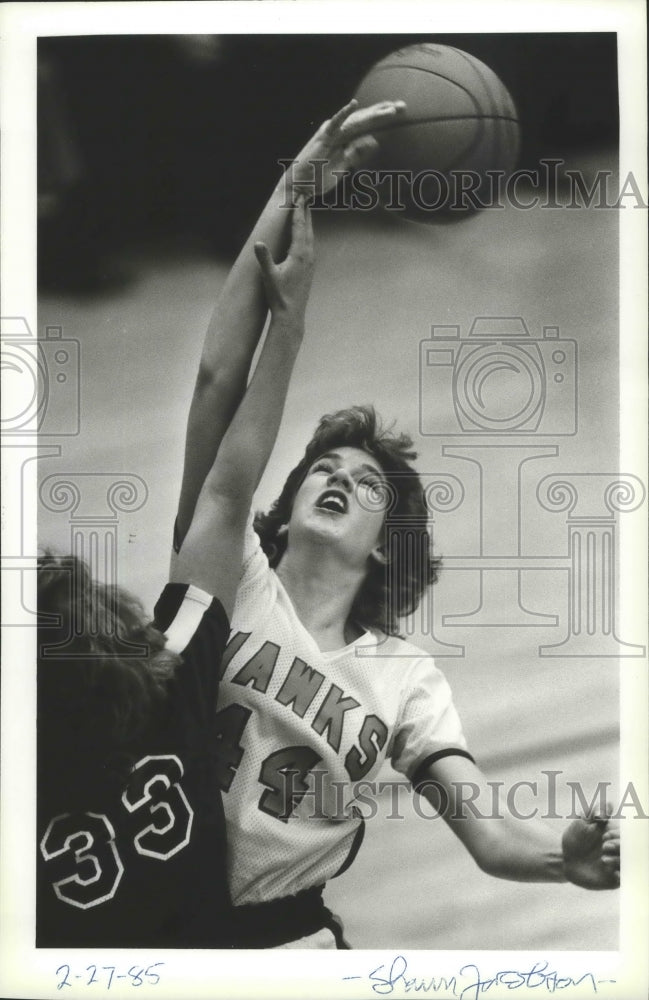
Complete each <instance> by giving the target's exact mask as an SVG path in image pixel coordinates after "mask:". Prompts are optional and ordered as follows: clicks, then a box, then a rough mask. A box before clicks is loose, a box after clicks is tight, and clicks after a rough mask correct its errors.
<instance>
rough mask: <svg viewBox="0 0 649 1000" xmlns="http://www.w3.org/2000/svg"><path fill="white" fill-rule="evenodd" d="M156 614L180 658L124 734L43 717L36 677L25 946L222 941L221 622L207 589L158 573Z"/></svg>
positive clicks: (225, 913)
mask: <svg viewBox="0 0 649 1000" xmlns="http://www.w3.org/2000/svg"><path fill="white" fill-rule="evenodd" d="M155 625H156V627H157V628H158V629H159V630H160V631H161V632H163V633H164V634H165V635H166V636H167V648H168V649H171V650H172V651H173V652H176V653H178V654H179V655H180V656H181V658H182V662H181V664H180V665H179V666H178V667H177V668H176V672H175V674H174V677H173V679H172V680H171V681H170V682H168V687H167V698H166V702H165V703H164V704H163V705H162V707H161V709H160V711H159V712H158V713H157V714H156V716H155V720H154V722H153V723H152V724H151V725H149V726H148V729H147V731H146V732H145V733H143V734H142V735H141V736H140V737H139V738H138V739H137V740H136V741H134V742H132V743H131V744H129V745H128V746H120V747H109V748H106V747H105V746H104V747H102V748H101V750H100V751H98V749H97V747H96V746H93V745H92V743H93V740H92V736H90V738H88V734H92V720H89V721H90V725H85V727H83V726H82V727H80V728H78V727H76V726H75V725H74V724H71V725H69V726H68V725H67V724H66V725H64V726H61V725H60V724H59V725H56V724H55V723H52V721H51V719H52V713H51V712H50V715H49V716H48V712H47V707H48V706H45V705H43V698H44V697H45V696H44V695H43V692H42V690H41V686H40V681H39V726H38V810H37V823H38V842H37V910H36V943H37V946H38V947H61V946H67V947H90V946H93V947H107V948H108V947H110V948H121V947H156V948H157V947H159V948H218V947H224V946H226V945H227V934H228V930H229V929H230V915H229V911H230V901H229V894H228V889H227V879H226V857H225V850H226V845H225V829H224V820H223V810H222V805H221V796H220V791H219V787H218V783H217V781H216V778H215V774H216V772H215V767H216V758H215V753H216V747H217V739H218V738H217V735H216V733H215V730H214V718H215V706H216V698H217V690H218V676H219V668H220V662H221V657H222V654H223V650H224V648H225V644H226V642H227V639H228V633H229V623H228V619H227V616H226V614H225V611H224V610H223V608H222V606H221V604H220V602H219V601H218V600H217V599H215V598H211V597H210V596H209V595H207V594H205V593H204V592H203V591H201V590H199V589H198V588H196V587H194V586H191V585H189V586H188V585H184V584H168V585H167V586H166V587H165V589H164V591H163V593H162V595H161V597H160V599H159V601H158V603H157V605H156V608H155ZM43 669H47V670H48V671H52V670H54V671H56V670H57V669H59V670H61V669H62V667H61V666H60V665H59V666H58V668H57V664H56V662H53V663H47V664H46V665H45V666H43V664H42V663H41V665H40V666H39V678H40V671H41V670H43ZM55 678H56V675H55V674H50V679H49V684H50V685H51V682H52V679H55ZM48 719H49V720H50V721H48ZM86 722H88V720H86ZM79 732H83V733H85V734H86V735H85V736H84V739H83V741H81V742H80V741H79Z"/></svg>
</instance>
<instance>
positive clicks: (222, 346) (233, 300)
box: [177, 101, 404, 541]
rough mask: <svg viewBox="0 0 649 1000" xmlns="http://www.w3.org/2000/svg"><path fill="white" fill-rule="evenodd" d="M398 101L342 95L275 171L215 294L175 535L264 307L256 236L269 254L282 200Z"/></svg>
mask: <svg viewBox="0 0 649 1000" xmlns="http://www.w3.org/2000/svg"><path fill="white" fill-rule="evenodd" d="M403 107H404V105H403V104H402V102H385V103H382V104H377V105H374V106H373V107H371V108H367V109H362V110H357V108H356V103H355V102H353V101H352V102H350V103H349V104H348V105H346V106H345V107H344V108H342V109H341V110H340V111H339V112H338V113H337V114H335V115H334V116H333V118H331V119H330V120H329V121H327V122H325V123H324V124H323V125H322V126H321V127H320V128H319V129H318V131H317V132H316V134H315V135H314V136H313V137H312V138H311V139H310V140H309V142H308V143H307V144H306V146H305V147H304V149H303V150H302V151H301V152H300V153H299V154H298V156H297V157H296V159H295V160H294V162H293V163H292V164H291V165H290V166H289V167H288V169H287V170H286V171H285V172H284V174H283V175H282V177H281V179H280V181H279V182H278V184H277V186H276V187H275V189H274V191H273V193H272V194H271V196H270V199H269V201H268V203H267V205H266V207H265V208H264V210H263V212H262V214H261V216H260V218H259V220H258V222H257V223H256V225H255V227H254V229H253V231H252V233H251V234H250V236H249V238H248V240H247V241H246V244H245V246H244V247H243V249H242V251H241V253H240V254H239V256H238V257H237V260H236V261H235V263H234V265H233V267H232V270H231V271H230V274H229V275H228V278H227V279H226V281H225V284H224V286H223V289H222V290H221V293H220V295H219V299H218V302H217V304H216V308H215V310H214V314H213V316H212V318H211V320H210V323H209V326H208V329H207V334H206V337H205V342H204V344H203V350H202V354H201V359H200V364H199V369H198V375H197V379H196V384H195V388H194V395H193V398H192V402H191V407H190V411H189V418H188V423H187V434H186V441H185V461H184V468H183V478H182V486H181V491H180V500H179V505H178V519H177V531H178V538H179V540H180V541H182V539H183V538H184V536H185V533H186V532H187V529H188V527H189V525H190V523H191V520H192V515H193V512H194V507H195V505H196V500H197V497H198V494H199V493H200V490H201V487H202V485H203V482H204V480H205V477H206V475H207V473H208V471H209V469H210V468H211V466H212V463H213V462H214V459H215V457H216V453H217V451H218V449H219V446H220V443H221V440H222V438H223V435H224V433H225V430H226V428H227V426H228V424H229V423H230V420H231V419H232V416H233V414H234V412H235V410H236V408H237V406H238V404H239V402H240V400H241V398H242V396H243V393H244V391H245V387H246V381H247V379H248V374H249V369H250V363H251V360H252V357H253V354H254V351H255V348H256V346H257V343H258V341H259V338H260V336H261V333H262V330H263V328H264V324H265V322H266V316H267V311H268V302H267V299H266V293H265V288H264V283H263V278H262V272H261V271H260V269H259V267H258V266H257V263H256V262H255V259H254V253H253V248H254V246H255V244H256V243H258V242H263V243H264V244H265V245H266V247H267V248H268V250H269V252H270V254H271V255H272V256H273V258H274V259H275V260H277V259H279V258H281V257H282V256H283V254H284V253H285V252H286V246H287V244H288V238H289V233H288V228H287V224H286V223H287V216H288V212H287V210H286V209H287V205H290V204H291V203H292V201H293V198H294V195H295V194H296V193H298V192H300V191H302V192H303V193H305V194H307V195H310V196H313V195H316V194H321V193H324V192H325V191H327V190H329V189H330V188H332V187H333V186H334V185H335V184H336V182H337V179H338V176H339V175H337V174H336V173H335V171H344V170H348V169H350V168H353V167H356V166H357V165H358V164H359V163H360V162H361V161H362V160H363V158H364V157H365V156H366V155H367V154H368V153H369V152H370V151H371V150H372V149H373V148H374V146H375V145H376V143H375V140H374V139H373V138H372V137H371V135H370V133H371V130H372V129H373V128H375V127H376V126H377V125H380V124H381V122H383V121H385V119H386V118H390V117H392V116H394V115H398V114H400V113H401V111H402V109H403Z"/></svg>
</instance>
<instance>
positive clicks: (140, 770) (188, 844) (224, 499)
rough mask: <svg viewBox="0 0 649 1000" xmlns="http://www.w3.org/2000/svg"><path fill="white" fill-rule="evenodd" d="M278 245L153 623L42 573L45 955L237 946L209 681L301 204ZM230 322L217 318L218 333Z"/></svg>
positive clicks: (282, 337) (271, 379)
mask: <svg viewBox="0 0 649 1000" xmlns="http://www.w3.org/2000/svg"><path fill="white" fill-rule="evenodd" d="M289 207H290V206H289ZM288 217H289V211H288V210H287V211H286V212H285V213H284V225H286V220H287V219H288ZM285 242H288V243H289V247H288V253H287V256H286V259H285V260H284V261H283V263H281V264H276V263H275V261H274V259H273V257H272V255H271V252H270V250H269V249H268V247H267V246H266V245H264V244H257V245H256V247H255V253H256V256H257V264H255V261H254V256H253V254H252V249H251V248H249V250H250V256H251V257H252V264H253V266H255V267H259V268H260V272H261V276H262V281H263V286H264V288H265V293H266V302H267V306H268V307H270V312H271V322H270V325H269V329H268V333H267V336H266V340H265V343H264V347H263V349H262V351H261V354H260V358H259V362H258V364H257V367H256V368H255V372H254V375H253V377H252V380H251V381H250V385H249V387H248V388H247V390H246V391H245V395H244V396H243V399H242V401H241V403H240V405H239V406H238V409H237V410H236V413H235V414H234V415H232V413H231V412H228V413H227V415H226V416H223V419H222V421H221V428H222V432H221V435H220V439H219V440H218V441H217V442H216V447H215V448H214V452H215V453H214V455H213V456H212V461H211V468H210V470H209V472H208V475H207V477H206V479H205V482H204V484H203V486H202V488H201V491H200V495H199V497H198V502H197V504H196V507H195V510H194V512H193V516H192V518H191V521H190V523H189V525H188V529H187V530H186V532H185V533H184V538H183V542H182V545H181V546H180V548H179V550H178V552H177V553H175V554H174V556H173V557H172V563H171V569H170V582H169V583H168V584H167V586H166V587H165V589H164V591H163V593H162V595H161V597H160V599H159V600H158V602H157V604H156V608H155V621H154V622H153V623H152V624H151V623H148V621H147V618H146V616H145V614H144V611H143V609H142V607H141V605H140V604H139V602H138V601H137V600H136V599H134V598H133V597H132V596H131V595H129V594H127V593H126V592H125V591H123V590H121V589H120V588H117V587H116V586H114V585H113V584H111V583H98V582H96V581H94V580H92V579H91V575H90V572H89V569H88V567H87V566H86V565H85V564H84V563H83V562H81V561H80V560H78V559H76V558H74V557H57V556H53V555H50V554H47V555H44V556H42V557H41V558H40V559H39V562H38V608H39V615H40V621H41V625H40V626H39V631H38V738H37V740H38V743H37V746H38V749H37V765H38V810H37V825H38V833H37V837H38V844H37V945H38V946H39V947H62V946H68V947H89V946H94V947H129V946H136V947H145V946H150V947H164V948H174V947H177V948H181V947H187V948H190V947H191V948H207V947H211V948H214V947H223V946H227V945H228V944H230V943H231V940H232V938H231V928H232V920H231V911H230V901H229V893H228V887H227V880H226V875H225V853H226V843H225V833H224V822H223V811H222V805H221V799H220V794H219V770H218V769H219V763H218V758H217V739H218V737H217V734H216V732H215V731H214V719H215V708H216V699H217V688H218V676H219V668H220V661H221V656H222V653H223V649H224V647H225V644H226V642H227V638H228V633H229V620H228V616H229V614H230V612H231V609H232V606H233V602H234V595H235V590H236V586H237V582H238V578H239V574H240V568H241V555H242V545H243V534H244V528H245V524H246V520H247V517H248V510H249V507H250V502H251V499H252V494H253V492H254V490H255V488H256V486H257V484H258V481H259V478H260V476H261V473H262V471H263V469H264V466H265V464H266V461H267V459H268V456H269V454H270V451H271V449H272V446H273V443H274V440H275V435H276V433H277V428H278V425H279V421H280V418H281V413H282V409H283V404H284V399H285V396H286V390H287V387H288V382H289V378H290V373H291V371H292V368H293V364H294V361H295V358H296V355H297V351H298V349H299V346H300V343H301V340H302V335H303V331H304V312H305V308H306V302H307V298H308V294H309V289H310V284H311V275H312V265H313V252H312V247H313V234H312V228H311V217H310V211H309V209H308V207H307V206H306V203H305V200H304V198H300V197H298V198H296V200H295V204H294V207H293V209H292V226H291V231H290V239H289V240H285ZM226 301H227V296H226ZM227 321H228V315H227V309H226V310H225V311H224V310H223V309H222V308H220V307H219V306H218V305H217V310H216V312H215V317H214V319H213V321H212V327H211V328H213V327H214V325H217V326H218V325H219V324H220V323H227ZM200 378H201V374H199V379H200ZM215 391H216V392H218V386H215ZM212 402H213V404H214V405H215V407H216V408H217V410H218V409H219V404H218V400H214V399H213V400H212ZM223 406H224V407H225V409H226V410H227V408H228V398H227V391H224V403H223ZM219 412H221V411H220V410H219Z"/></svg>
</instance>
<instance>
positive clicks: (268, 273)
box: [255, 194, 314, 328]
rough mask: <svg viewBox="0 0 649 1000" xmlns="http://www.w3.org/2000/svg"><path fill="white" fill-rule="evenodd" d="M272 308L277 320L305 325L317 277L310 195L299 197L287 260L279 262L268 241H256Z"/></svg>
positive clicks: (256, 248)
mask: <svg viewBox="0 0 649 1000" xmlns="http://www.w3.org/2000/svg"><path fill="white" fill-rule="evenodd" d="M255 256H256V257H257V262H258V264H259V267H260V269H261V278H262V282H263V285H264V290H265V292H266V299H267V302H268V307H269V309H270V311H271V313H272V315H273V318H274V319H280V318H283V319H284V320H286V321H287V322H288V323H289V324H290V325H292V326H294V327H298V328H301V327H302V326H303V325H304V314H305V312H306V306H307V302H308V299H309V292H310V290H311V282H312V280H313V265H314V256H313V224H312V220H311V211H310V209H309V206H308V205H307V202H306V198H305V196H304V195H303V194H299V195H298V196H297V197H296V199H295V205H294V207H293V217H292V221H291V243H290V246H289V249H288V253H287V255H286V259H285V260H284V261H282V263H280V264H278V263H276V262H275V261H274V260H273V256H272V254H271V252H270V250H269V249H268V247H267V246H266V244H265V243H261V242H259V243H255Z"/></svg>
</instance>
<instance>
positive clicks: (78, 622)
mask: <svg viewBox="0 0 649 1000" xmlns="http://www.w3.org/2000/svg"><path fill="white" fill-rule="evenodd" d="M37 593H38V614H39V620H38V658H37V659H38V727H39V738H40V737H41V735H42V736H43V740H44V741H45V740H46V741H47V745H48V747H50V748H51V749H52V752H53V753H56V752H58V750H59V749H60V748H63V749H65V748H68V749H69V750H70V751H72V750H73V749H74V751H75V752H76V753H77V755H78V757H79V760H83V759H84V758H85V759H86V763H87V766H88V768H89V769H90V768H91V766H92V762H94V761H96V760H97V759H98V758H102V759H103V758H105V755H106V754H107V753H110V752H112V753H114V754H115V755H116V757H115V759H116V760H117V759H118V758H119V756H120V748H128V747H129V746H132V745H133V744H134V742H135V741H137V740H138V739H139V738H140V737H141V736H142V735H143V734H144V733H145V732H146V731H147V730H148V728H149V726H151V725H152V723H153V721H154V719H158V718H160V713H162V712H164V711H166V695H167V685H168V682H169V681H170V680H171V678H172V677H173V676H174V674H175V671H176V667H177V665H178V664H179V663H180V659H179V657H177V656H176V655H175V654H174V653H171V652H168V651H167V650H165V648H164V647H165V642H166V640H165V637H164V636H163V635H162V633H161V632H159V631H158V629H156V628H154V627H153V625H151V624H149V622H148V618H147V616H146V614H145V612H144V609H143V607H142V605H141V603H140V601H139V600H138V599H137V598H136V597H134V596H133V595H131V594H129V593H128V592H127V591H125V590H123V589H122V588H121V587H117V586H115V585H112V584H104V583H99V582H97V581H95V580H93V579H92V577H91V573H90V569H89V567H88V566H87V564H86V563H85V562H84V561H83V560H81V559H79V558H77V557H75V556H57V555H53V554H52V553H50V552H47V553H45V554H44V555H42V556H40V557H39V559H38V563H37ZM63 749H61V752H63ZM128 756H129V755H128V752H127V750H126V749H124V766H127V764H128Z"/></svg>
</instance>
